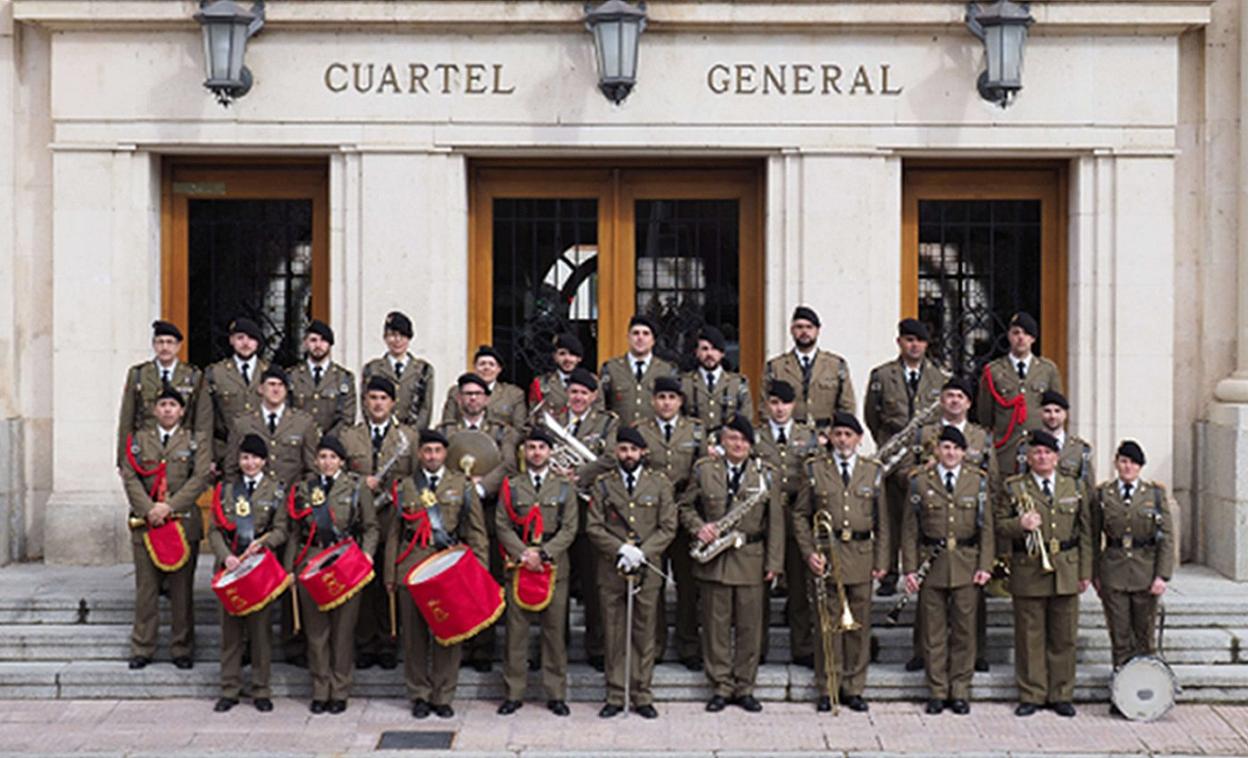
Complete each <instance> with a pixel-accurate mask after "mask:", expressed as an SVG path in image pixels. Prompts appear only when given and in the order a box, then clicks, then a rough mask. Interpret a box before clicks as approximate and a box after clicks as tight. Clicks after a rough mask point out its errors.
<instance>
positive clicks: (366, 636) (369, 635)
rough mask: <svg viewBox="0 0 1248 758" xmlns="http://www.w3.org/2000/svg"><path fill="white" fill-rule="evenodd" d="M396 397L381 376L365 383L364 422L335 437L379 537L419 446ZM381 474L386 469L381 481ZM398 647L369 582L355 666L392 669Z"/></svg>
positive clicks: (377, 588) (377, 590) (377, 589)
mask: <svg viewBox="0 0 1248 758" xmlns="http://www.w3.org/2000/svg"><path fill="white" fill-rule="evenodd" d="M397 392H398V390H397V389H396V388H395V386H394V382H392V381H390V380H389V379H387V378H386V377H384V376H380V375H376V376H373V377H372V378H371V379H369V380H368V384H367V385H366V389H365V392H364V421H363V422H361V423H359V424H356V425H354V426H352V427H350V428H349V429H347V430H346V431H344V432H343V433H342V436H341V437H340V439H341V440H342V446H343V447H344V448H346V450H347V470H348V471H352V472H354V473H356V474H359V475H360V476H362V477H364V484H365V485H366V486H367V487H368V489H369V490H370V491H371V492H372V493H373V506H374V507H375V508H376V511H377V531H378V533H379V534H382V535H387V534H390V530H391V526H392V522H393V521H394V519H395V509H394V504H393V502H392V491H393V489H392V487H393V484H394V483H395V482H397V481H399V480H400V479H402V478H403V477H405V476H408V475H410V474H411V473H412V469H413V468H414V467H415V465H416V458H417V447H418V443H419V441H420V432H418V431H417V430H415V429H413V428H411V427H409V426H404V425H403V424H401V423H400V422H399V420H398V418H397V417H396V416H395V415H394V407H395V398H396V397H397ZM382 469H385V470H386V471H385V475H384V476H383V475H382V474H381V471H382ZM382 545H383V546H384V539H383V540H382ZM381 551H382V547H378V551H377V554H376V555H374V556H373V559H374V560H378V561H379V560H381V557H382V555H381ZM397 644H398V642H397V640H394V639H391V638H390V600H389V598H388V597H386V594H385V592H384V591H383V588H382V586H381V583H380V582H372V583H370V584H369V585H368V586H367V587H365V588H364V591H363V592H362V593H361V597H360V618H359V620H358V621H357V622H356V627H355V667H356V668H359V669H368V668H372V667H373V665H379V666H381V667H382V668H383V669H387V670H389V669H392V668H394V667H395V666H397V665H398V655H397V652H396V650H395V648H396V646H397Z"/></svg>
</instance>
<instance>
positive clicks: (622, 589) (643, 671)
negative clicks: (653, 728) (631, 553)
mask: <svg viewBox="0 0 1248 758" xmlns="http://www.w3.org/2000/svg"><path fill="white" fill-rule="evenodd" d="M611 558H614V555H612V556H611ZM598 580H599V590H600V592H601V597H602V616H603V638H604V641H605V642H606V675H607V702H608V703H609V704H611V705H618V706H623V705H624V677H625V676H626V674H625V672H624V646H625V645H627V644H630V643H631V644H632V646H633V658H632V669H633V670H632V673H631V676H630V680H631V682H632V684H631V688H630V691H629V697H630V698H631V700H632V703H631V705H634V706H638V705H650V704H652V703H654V694H653V693H652V692H651V690H650V684H651V679H652V678H653V677H654V657H655V651H654V625H655V613H656V611H657V609H658V604H659V592H660V590H661V589H662V588H663V583H662V580H660V579H659V578H658V577H657V576H655V575H654V574H653V572H650V571H649V570H648V569H644V568H643V569H641V570H640V571H639V572H638V573H637V574H636V575H635V578H634V583H635V586H640V587H641V589H640V591H638V592H637V594H636V595H635V596H634V597H633V628H632V629H631V630H628V629H625V617H626V606H625V603H626V601H627V593H628V584H627V582H626V580H625V578H624V577H622V576H620V575H619V573H618V572H617V571H616V570H615V566H614V563H613V562H611V560H610V558H608V559H605V560H604V559H601V558H600V562H599V564H598Z"/></svg>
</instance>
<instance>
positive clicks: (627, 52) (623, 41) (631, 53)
mask: <svg viewBox="0 0 1248 758" xmlns="http://www.w3.org/2000/svg"><path fill="white" fill-rule="evenodd" d="M637 27H638V24H637V21H636V20H632V21H628V22H625V23H622V24H620V56H621V57H620V76H621V77H622V78H624V79H627V80H629V81H635V80H636V79H637Z"/></svg>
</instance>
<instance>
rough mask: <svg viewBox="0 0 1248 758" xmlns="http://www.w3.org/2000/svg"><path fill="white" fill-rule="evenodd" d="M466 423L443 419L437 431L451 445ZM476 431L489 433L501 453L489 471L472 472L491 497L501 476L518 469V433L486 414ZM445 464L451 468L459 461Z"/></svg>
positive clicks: (457, 465) (496, 490) (500, 480)
mask: <svg viewBox="0 0 1248 758" xmlns="http://www.w3.org/2000/svg"><path fill="white" fill-rule="evenodd" d="M466 429H467V425H465V424H464V422H463V420H462V419H461V420H459V421H444V422H443V423H441V424H439V425H438V431H440V432H442V433H443V434H445V435H446V439H447V440H448V441H450V443H451V444H452V445H454V444H455V434H456V432H461V431H465V430H466ZM478 431H480V432H482V433H483V434H486V435H489V437H490V439H492V440H494V444H495V445H498V452H499V453H500V455H501V459H502V460H501V462H500V463H499V464H498V465H497V466H495V467H494V468H493V469H492V470H490V471H478V470H474V471H473V472H472V474H473V476H480V477H481V486H482V487H483V488H484V489H485V495H486V497H493V496H494V495H497V494H498V488H499V487H500V486H502V483H503V478H504V477H508V476H511V475H512V474H514V473H516V472H517V471H518V470H519V466H518V464H517V463H516V449H517V448H518V447H519V445H520V434H519V433H518V432H517V431H516V430H515V429H513V428H511V427H510V426H507V425H506V424H500V423H498V422H497V421H493V420H491V419H490V417H489V416H488V415H487V416H486V417H485V420H484V422H483V423H482V424H481V427H480V429H478ZM447 465H448V466H449V467H451V468H452V469H455V468H458V467H459V461H451V460H448V461H447Z"/></svg>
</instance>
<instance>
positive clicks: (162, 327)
mask: <svg viewBox="0 0 1248 758" xmlns="http://www.w3.org/2000/svg"><path fill="white" fill-rule="evenodd" d="M152 337H153V338H155V337H173V338H174V339H176V340H177V341H178V342H181V341H182V330H181V329H179V328H178V325H177V324H175V323H173V322H172V321H159V320H157V321H153V322H152Z"/></svg>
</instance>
